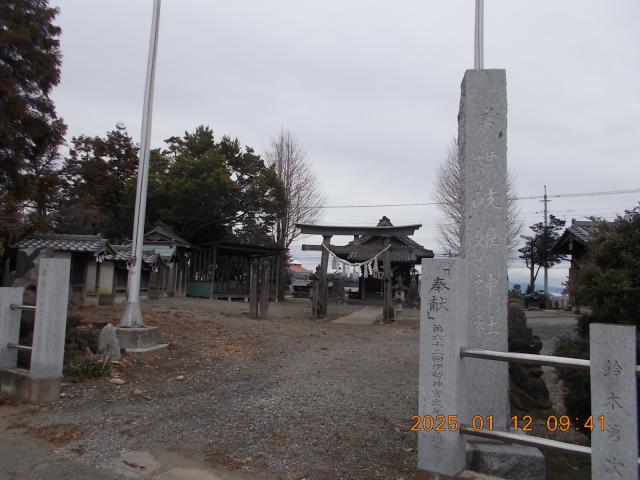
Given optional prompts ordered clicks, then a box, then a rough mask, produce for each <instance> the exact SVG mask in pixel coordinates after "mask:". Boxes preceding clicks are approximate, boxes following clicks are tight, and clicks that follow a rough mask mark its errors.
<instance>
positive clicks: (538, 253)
mask: <svg viewBox="0 0 640 480" xmlns="http://www.w3.org/2000/svg"><path fill="white" fill-rule="evenodd" d="M565 223H566V222H565V221H564V220H560V219H559V218H556V217H555V216H553V215H551V216H550V217H549V223H548V225H546V226H545V225H544V223H542V222H538V223H534V224H533V225H531V226H530V227H529V228H530V229H531V231H533V235H522V238H524V240H525V243H524V246H523V247H522V248H520V249H519V250H518V251H519V252H520V254H521V255H520V258H522V259H523V260H524V261H525V264H526V265H527V268H528V269H529V277H530V278H529V287H528V289H527V292H528V293H533V292H534V291H535V285H536V278H538V273H539V272H540V269H541V268H543V267H547V268H551V267H553V266H554V265H556V264H558V263H560V262H561V261H562V260H563V257H562V255H561V254H559V253H558V252H557V251H556V250H555V244H556V241H557V240H558V238H560V230H561V229H562V227H563V226H564V224H565Z"/></svg>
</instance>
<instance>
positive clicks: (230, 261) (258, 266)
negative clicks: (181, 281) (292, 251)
mask: <svg viewBox="0 0 640 480" xmlns="http://www.w3.org/2000/svg"><path fill="white" fill-rule="evenodd" d="M282 254H283V251H282V249H280V248H277V247H272V246H265V245H258V244H249V243H244V242H240V241H220V242H213V243H207V244H201V245H198V246H197V247H196V248H194V250H193V251H192V257H191V259H190V262H189V280H188V281H187V296H189V297H205V298H224V299H229V300H231V299H243V300H246V301H248V300H250V299H251V300H252V301H253V297H255V295H257V290H256V292H254V291H253V290H254V289H258V285H259V290H260V298H261V302H267V303H268V301H269V298H275V296H276V292H277V288H278V284H277V282H278V268H277V266H278V257H279V255H282ZM282 287H284V286H282ZM263 299H264V300H263ZM266 309H267V305H266V304H263V310H265V311H266Z"/></svg>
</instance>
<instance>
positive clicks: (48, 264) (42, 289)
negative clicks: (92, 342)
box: [29, 258, 71, 378]
mask: <svg viewBox="0 0 640 480" xmlns="http://www.w3.org/2000/svg"><path fill="white" fill-rule="evenodd" d="M70 266H71V262H70V261H69V260H66V259H59V258H43V259H41V260H40V271H39V273H38V296H37V299H36V316H35V324H34V330H33V350H32V352H31V369H30V372H29V373H30V374H31V377H33V378H52V377H59V376H61V375H62V363H63V360H64V339H65V332H66V327H67V309H68V304H69V272H70Z"/></svg>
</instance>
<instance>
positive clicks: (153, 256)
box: [104, 245, 161, 265]
mask: <svg viewBox="0 0 640 480" xmlns="http://www.w3.org/2000/svg"><path fill="white" fill-rule="evenodd" d="M113 249H114V250H115V255H105V257H104V259H105V260H111V261H114V262H128V261H129V260H131V245H114V246H113ZM160 260H161V259H160V255H158V254H157V253H155V252H153V251H148V250H143V252H142V261H143V262H144V263H146V264H147V265H153V264H154V263H160Z"/></svg>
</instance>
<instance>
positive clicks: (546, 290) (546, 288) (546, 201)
mask: <svg viewBox="0 0 640 480" xmlns="http://www.w3.org/2000/svg"><path fill="white" fill-rule="evenodd" d="M540 201H541V202H544V234H545V240H546V235H547V233H548V232H547V227H548V225H549V208H548V205H549V202H550V201H551V200H549V198H548V197H547V186H546V185H545V186H544V200H540ZM545 248H546V245H545ZM544 294H545V296H547V295H549V269H548V268H547V266H546V265H545V266H544Z"/></svg>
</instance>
